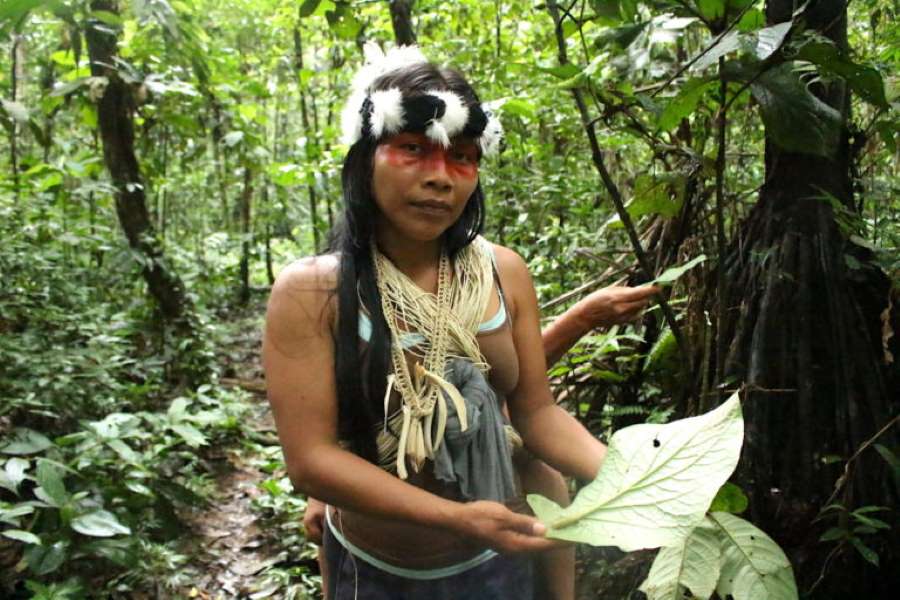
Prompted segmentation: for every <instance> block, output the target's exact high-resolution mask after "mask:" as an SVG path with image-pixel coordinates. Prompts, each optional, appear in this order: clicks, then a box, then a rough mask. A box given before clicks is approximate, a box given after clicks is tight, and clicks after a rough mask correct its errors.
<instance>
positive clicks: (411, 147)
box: [400, 143, 422, 154]
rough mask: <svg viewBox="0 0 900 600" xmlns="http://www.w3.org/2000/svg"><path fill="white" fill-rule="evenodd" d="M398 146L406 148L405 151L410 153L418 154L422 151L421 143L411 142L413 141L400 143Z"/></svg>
mask: <svg viewBox="0 0 900 600" xmlns="http://www.w3.org/2000/svg"><path fill="white" fill-rule="evenodd" d="M400 148H401V149H402V150H406V151H407V152H409V153H411V154H419V153H420V152H421V151H422V146H421V145H419V144H413V143H407V144H401V145H400Z"/></svg>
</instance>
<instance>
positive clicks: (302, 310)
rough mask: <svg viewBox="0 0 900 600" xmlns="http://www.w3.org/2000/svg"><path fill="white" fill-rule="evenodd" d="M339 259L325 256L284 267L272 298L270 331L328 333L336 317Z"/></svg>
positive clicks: (296, 261) (308, 258) (268, 316)
mask: <svg viewBox="0 0 900 600" xmlns="http://www.w3.org/2000/svg"><path fill="white" fill-rule="evenodd" d="M339 264H340V261H339V258H338V256H337V255H335V254H323V255H319V256H311V257H307V258H301V259H299V260H295V261H294V262H292V263H290V264H289V265H287V266H285V267H284V268H283V269H282V270H281V272H280V273H279V274H278V277H277V278H276V279H275V283H274V284H273V285H272V293H271V294H270V296H269V305H268V309H267V313H266V322H267V328H271V327H272V326H273V325H274V326H276V328H277V329H281V330H283V331H291V332H300V331H310V329H311V328H312V329H315V330H320V331H327V330H328V329H330V325H329V324H330V322H331V321H332V320H333V316H334V309H333V305H334V298H335V294H334V291H335V288H336V286H337V278H338V266H339Z"/></svg>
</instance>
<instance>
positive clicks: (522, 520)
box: [466, 501, 566, 553]
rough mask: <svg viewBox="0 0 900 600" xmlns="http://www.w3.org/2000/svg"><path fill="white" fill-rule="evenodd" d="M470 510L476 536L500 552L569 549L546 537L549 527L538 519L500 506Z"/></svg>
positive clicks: (480, 505) (476, 505)
mask: <svg viewBox="0 0 900 600" xmlns="http://www.w3.org/2000/svg"><path fill="white" fill-rule="evenodd" d="M466 509H467V513H468V515H466V518H467V519H468V524H469V526H470V527H471V528H472V533H473V534H474V535H476V537H479V538H481V539H482V540H484V542H485V543H486V544H487V545H488V546H490V547H492V548H494V549H496V550H499V551H500V552H506V553H515V552H542V551H544V550H550V549H553V548H559V547H562V546H565V545H566V543H565V542H560V541H558V540H551V539H548V538H546V537H544V535H545V534H546V532H547V527H546V526H545V525H544V524H543V523H541V522H540V521H538V520H537V519H536V518H534V517H531V516H529V515H523V514H520V513H516V512H513V511H512V510H510V509H509V508H507V507H506V506H504V505H502V504H499V503H497V502H485V501H481V502H472V503H470V504H468V505H466Z"/></svg>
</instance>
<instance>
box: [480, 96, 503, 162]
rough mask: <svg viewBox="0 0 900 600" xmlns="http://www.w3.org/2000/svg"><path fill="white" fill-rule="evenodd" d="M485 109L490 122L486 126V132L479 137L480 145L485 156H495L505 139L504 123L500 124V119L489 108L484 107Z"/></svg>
mask: <svg viewBox="0 0 900 600" xmlns="http://www.w3.org/2000/svg"><path fill="white" fill-rule="evenodd" d="M483 108H484V107H483ZM484 111H485V112H486V113H487V115H488V122H487V126H486V127H485V128H484V133H482V134H481V137H479V138H478V145H479V146H480V147H481V153H482V154H483V155H484V156H493V155H494V154H496V153H497V151H498V150H499V149H500V141H501V140H502V139H503V125H501V124H500V119H498V118H497V117H496V116H495V115H494V114H493V113H492V112H490V111H489V110H488V109H487V108H484Z"/></svg>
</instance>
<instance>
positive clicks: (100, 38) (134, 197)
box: [85, 0, 192, 333]
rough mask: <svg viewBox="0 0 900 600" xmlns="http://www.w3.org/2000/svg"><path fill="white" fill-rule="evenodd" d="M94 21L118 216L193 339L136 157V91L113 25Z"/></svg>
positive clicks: (167, 312) (91, 32)
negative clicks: (122, 71) (121, 69)
mask: <svg viewBox="0 0 900 600" xmlns="http://www.w3.org/2000/svg"><path fill="white" fill-rule="evenodd" d="M91 10H94V11H108V12H111V13H114V14H118V3H117V2H115V0H94V1H93V2H91ZM98 24H100V23H99V22H94V21H89V22H88V23H87V27H86V28H85V38H86V39H87V44H88V53H89V55H90V60H91V74H92V75H93V76H95V77H105V78H106V79H107V81H108V83H107V85H106V89H105V91H104V92H103V96H102V97H101V98H100V100H99V103H98V107H97V118H98V123H99V128H100V138H101V141H102V143H103V158H104V161H105V163H106V167H107V169H109V173H110V177H111V178H112V182H113V185H114V186H115V188H116V193H115V202H116V214H117V215H118V217H119V223H120V224H121V225H122V230H123V231H124V232H125V237H126V238H127V239H128V244H129V245H130V246H131V247H132V248H133V249H134V250H135V251H137V252H138V253H139V254H141V255H142V256H143V257H144V259H145V262H146V264H145V265H144V268H143V276H144V279H145V280H146V282H147V286H148V288H149V290H150V294H151V295H152V296H153V298H154V300H156V302H157V304H158V305H159V308H160V311H161V312H162V315H163V317H164V318H165V319H166V321H168V322H169V323H172V324H174V325H176V327H177V328H178V329H180V330H181V331H182V332H184V333H191V332H192V328H191V326H190V319H189V318H188V317H189V315H190V310H191V307H190V303H189V301H188V299H187V297H186V295H185V290H184V286H183V285H182V282H181V280H180V279H179V278H178V276H177V275H176V274H175V273H174V272H173V271H172V270H171V268H170V267H168V266H167V265H166V262H165V258H164V256H163V253H162V249H161V247H160V244H159V240H158V239H157V237H156V233H155V231H154V228H153V224H152V222H151V221H150V215H149V213H148V211H147V203H146V197H145V190H144V184H143V181H142V178H141V172H140V168H139V166H138V161H137V157H136V156H135V152H134V125H133V121H132V115H131V111H132V108H133V99H132V94H131V89H130V88H129V87H128V85H127V84H126V83H125V82H124V81H123V80H122V78H121V77H119V75H118V73H117V72H116V70H115V68H114V67H113V65H115V57H116V36H115V35H114V34H111V33H109V32H108V25H103V26H102V27H97V26H96V25H98Z"/></svg>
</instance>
